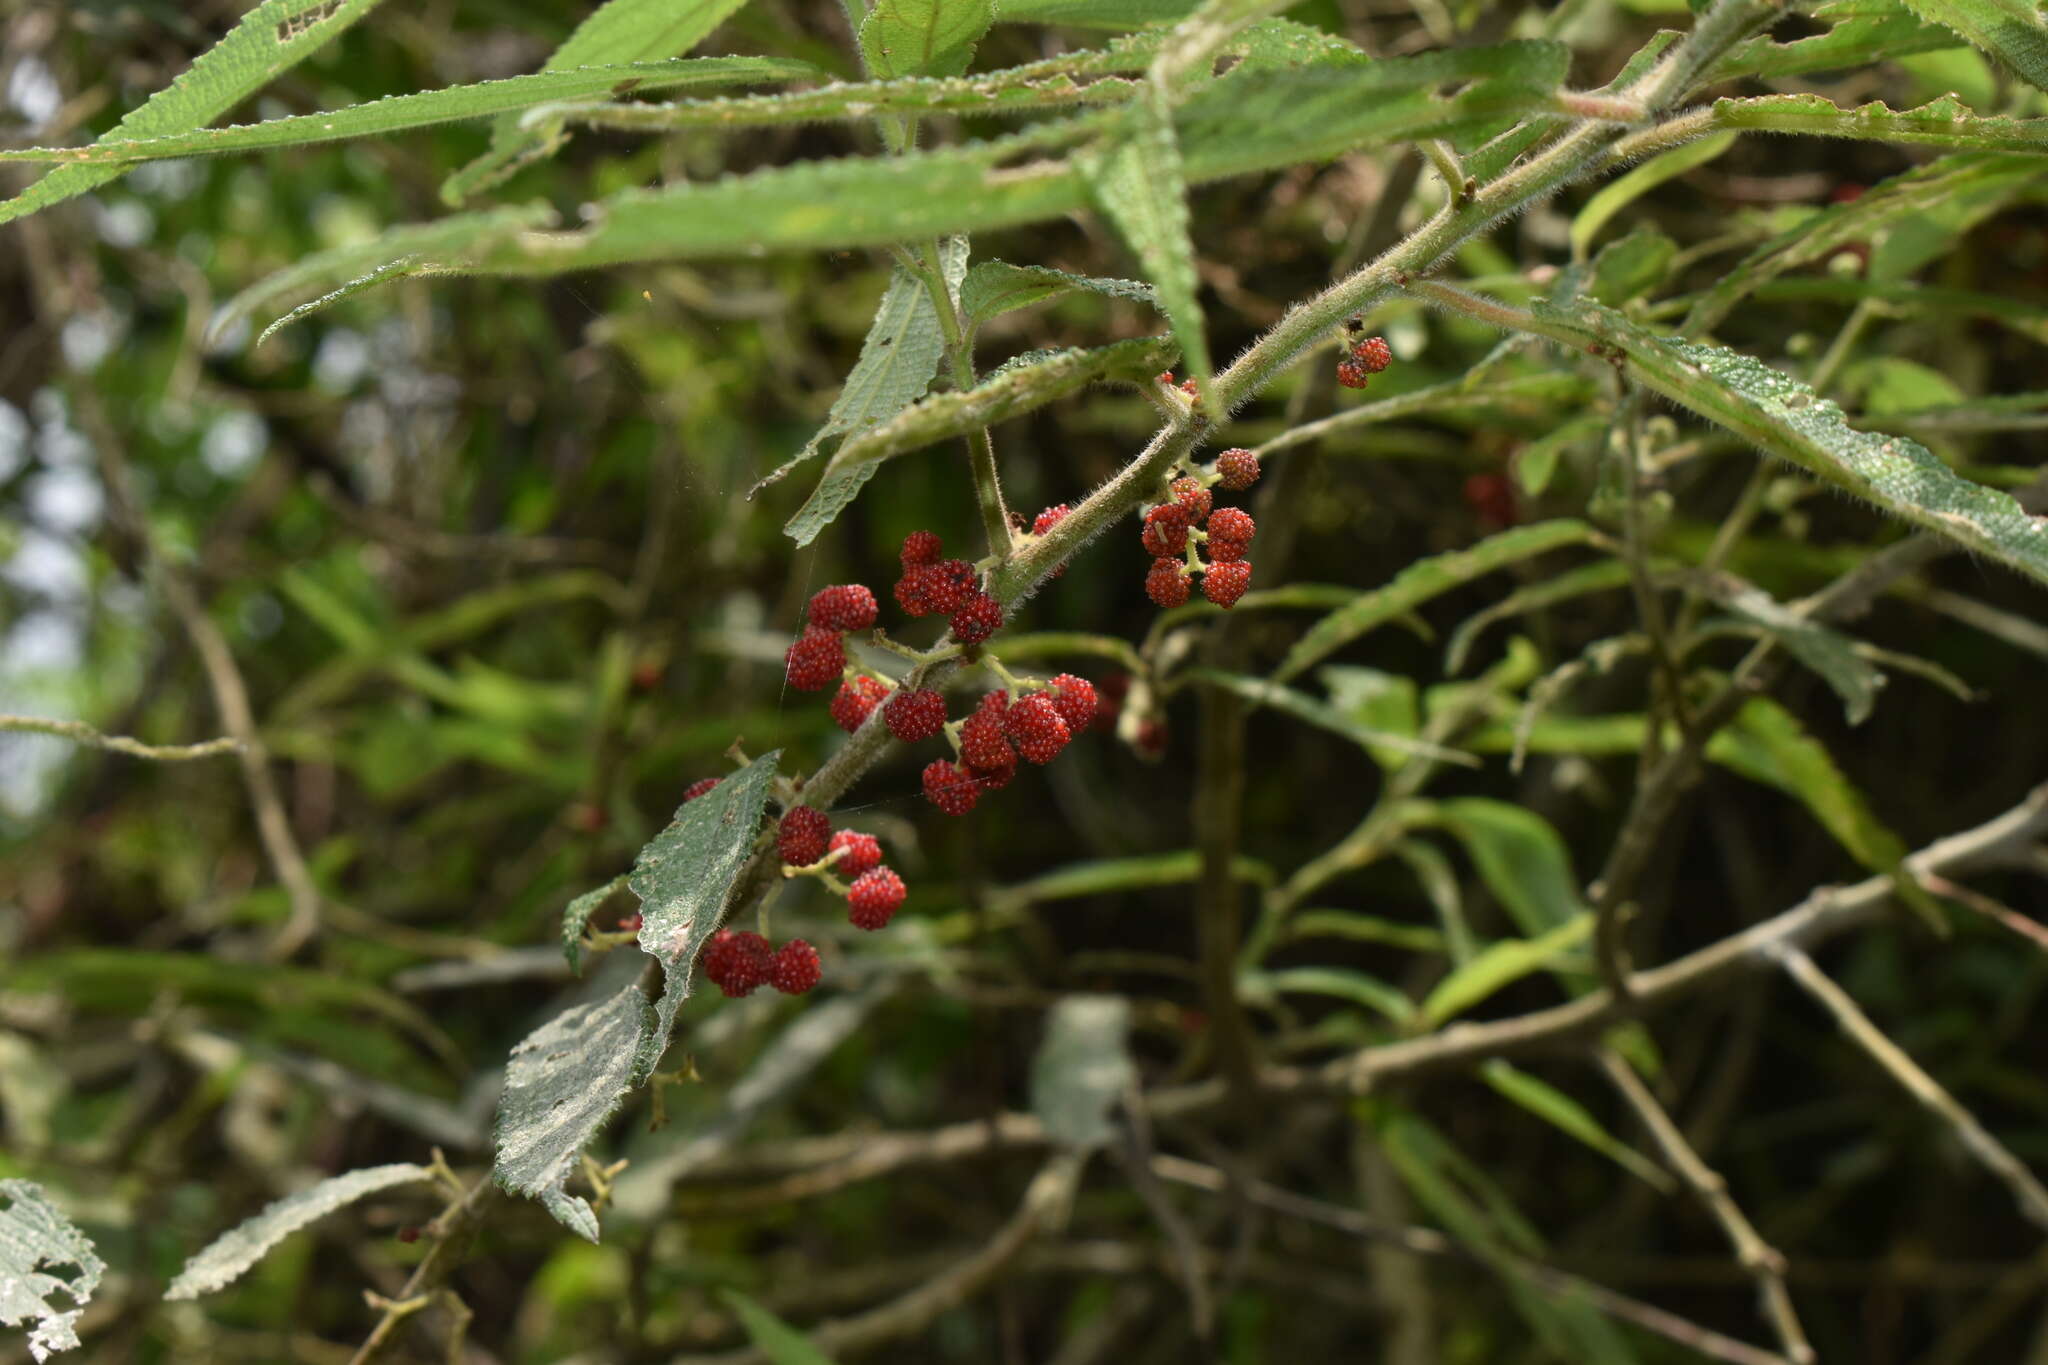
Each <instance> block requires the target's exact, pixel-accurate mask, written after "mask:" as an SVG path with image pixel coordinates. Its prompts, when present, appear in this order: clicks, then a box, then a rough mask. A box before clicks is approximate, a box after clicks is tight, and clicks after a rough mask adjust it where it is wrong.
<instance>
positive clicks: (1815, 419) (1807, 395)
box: [1536, 158, 2048, 583]
mask: <svg viewBox="0 0 2048 1365" xmlns="http://www.w3.org/2000/svg"><path fill="white" fill-rule="evenodd" d="M1956 159H1960V158H1956ZM1536 315H1537V317H1538V318H1539V319H1546V320H1547V319H1552V318H1554V319H1557V320H1560V321H1563V322H1565V323H1566V324H1567V326H1568V327H1569V328H1570V329H1571V331H1572V332H1574V333H1579V334H1581V335H1584V336H1586V337H1588V338H1590V339H1597V340H1598V341H1599V342H1601V343H1602V344H1604V345H1606V346H1608V347H1609V348H1611V349H1612V350H1614V351H1615V352H1618V353H1619V354H1620V355H1621V356H1622V357H1623V358H1624V359H1625V362H1626V369H1627V374H1628V377H1629V378H1630V379H1632V380H1634V381H1635V382H1637V383H1639V384H1642V385H1643V386H1644V387H1646V388H1649V389H1653V390H1655V391H1656V392H1658V393H1661V394H1663V395H1664V396H1665V397H1667V398H1669V399H1671V400H1673V401H1674V402H1677V403H1679V404H1682V405H1683V406H1685V407H1687V408H1690V409H1691V410H1692V411H1693V412H1695V413H1697V414H1699V415H1700V416H1702V417H1704V418H1706V419H1707V420H1709V421H1711V422H1714V423H1716V424H1718V425H1720V426H1723V427H1726V428H1727V429H1728V430H1730V431H1732V432H1734V433H1735V434H1736V435H1738V436H1741V437H1743V438H1744V439H1745V440H1748V441H1750V442H1752V443H1754V444H1755V445H1756V446H1757V447H1758V448H1760V449H1762V450H1764V451H1765V452H1767V453H1769V454H1772V455H1776V456H1778V457H1779V458H1781V459H1784V460H1788V461H1790V462H1791V463H1793V464H1795V465H1798V466H1799V467H1800V468H1801V469H1804V470H1806V471H1807V472H1808V473H1810V474H1814V475H1816V476H1818V477H1819V478H1821V479H1823V480H1825V481H1826V482H1828V483H1830V484H1833V485H1834V486H1836V487H1837V488H1842V489H1845V490H1847V491H1849V492H1851V493H1855V494H1858V495H1859V496H1861V497H1864V498H1867V499H1868V500H1869V501H1871V502H1873V503H1875V504H1877V506H1878V507H1880V508H1882V509H1883V510H1885V511H1887V512H1890V513H1892V514H1894V515H1895V516H1898V517H1901V518H1903V519H1904V520H1906V521H1909V522H1912V523H1913V524H1914V525H1916V526H1919V527H1921V528H1923V529H1925V530H1929V531H1934V532H1936V533H1938V534H1941V535H1944V536H1947V537H1948V538H1949V539H1951V540H1953V541H1955V542H1957V543H1958V544H1961V545H1963V546H1965V547H1967V548H1969V549H1972V550H1975V551H1977V552H1979V553H1980V554H1983V555H1986V556H1988V557H1990V558H1992V559H1996V560H1998V561H1999V562H2000V563H2002V564H2005V565H2007V566H2008V567H2010V568H2013V569H2017V570H2018V571H2019V572H2021V573H2023V574H2026V575H2028V576H2030V577H2032V578H2034V579H2035V580H2036V581H2038V582H2042V583H2048V525H2044V524H2043V523H2042V522H2041V521H2040V520H2038V519H2036V518H2035V517H2032V516H2030V515H2028V513H2027V512H2026V510H2025V509H2024V508H2022V507H2021V506H2020V505H2019V504H2018V503H2017V502H2015V501H2014V500H2013V498H2012V497H2011V495H2009V494H2006V493H2001V492H1998V491H1996V490H1993V489H1989V488H1985V487H1983V486H1982V485H1980V484H1975V483H1972V482H1970V481H1969V480H1967V479H1965V478H1962V477H1961V476H1959V475H1957V474H1956V473H1955V472H1954V471H1953V470H1951V469H1950V468H1949V467H1948V466H1947V465H1945V464H1943V463H1942V462H1941V461H1940V460H1939V459H1938V458H1936V457H1935V455H1934V454H1933V453H1932V452H1931V451H1929V450H1928V449H1927V448H1926V447H1925V446H1923V445H1920V444H1919V443H1918V442H1916V441H1913V440H1910V439H1908V438H1906V437H1904V436H1888V435H1883V434H1880V433H1874V432H1863V431H1857V430H1855V429H1854V428H1852V427H1851V426H1850V425H1849V424H1848V422H1847V421H1846V420H1844V418H1843V415H1842V410H1841V408H1839V407H1837V406H1836V405H1835V404H1834V403H1833V402H1830V401H1828V400H1826V399H1823V398H1820V397H1818V396H1817V395H1815V393H1814V391H1813V390H1812V389H1811V388H1809V387H1808V386H1807V385H1805V384H1802V383H1800V382H1799V381H1798V380H1796V379H1793V378H1791V377H1790V376H1788V375H1786V374H1784V373H1782V372H1780V371H1778V370H1774V369H1772V368H1771V367H1769V366H1768V365H1765V364H1763V363H1762V362H1761V361H1758V360H1756V359H1754V358H1752V357H1750V356H1747V355H1744V354H1742V353H1741V352H1738V351H1730V350H1727V349H1725V348H1723V347H1720V346H1707V345H1701V344H1699V343H1695V342H1686V341H1680V340H1678V339H1676V338H1669V337H1655V336H1652V335H1650V334H1649V333H1648V332H1645V331H1643V330H1642V329H1641V328H1639V327H1637V326H1636V325H1635V324H1634V323H1632V322H1630V321H1628V320H1627V319H1626V318H1623V317H1622V316H1621V315H1620V314H1618V313H1615V312H1613V311H1612V310H1610V309H1606V308H1602V307H1600V306H1599V305H1598V304H1595V303H1591V302H1588V301H1583V300H1582V301H1580V302H1578V303H1577V304H1576V305H1574V306H1572V307H1570V308H1557V307H1554V306H1552V305H1548V304H1544V303H1538V304H1537V305H1536Z"/></svg>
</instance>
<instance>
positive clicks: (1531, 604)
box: [1444, 559, 1629, 675]
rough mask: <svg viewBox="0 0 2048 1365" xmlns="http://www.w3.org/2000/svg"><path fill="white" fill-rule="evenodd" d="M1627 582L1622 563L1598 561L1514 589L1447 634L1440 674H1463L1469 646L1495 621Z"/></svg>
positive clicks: (1625, 569) (1626, 566)
mask: <svg viewBox="0 0 2048 1365" xmlns="http://www.w3.org/2000/svg"><path fill="white" fill-rule="evenodd" d="M1628 582H1629V573H1628V565H1627V564H1626V563H1624V562H1623V561H1621V560H1619V559H1599V560H1595V561H1594V562H1593V563H1591V564H1581V565H1579V566H1578V567H1577V568H1575V569H1566V570H1565V571H1564V572H1563V573H1560V574H1557V575H1555V576H1554V577H1551V578H1546V579H1544V580H1543V581H1542V582H1541V583H1531V584H1530V585H1529V586H1528V587H1526V588H1517V589H1515V591H1513V592H1511V593H1509V594H1508V595H1507V596H1506V597H1503V598H1502V599H1501V600H1500V601H1498V602H1496V603H1494V604H1493V605H1492V606H1490V607H1485V608H1482V609H1481V610H1479V611H1476V612H1474V613H1473V614H1472V615H1470V616H1468V617H1466V618H1465V619H1464V620H1463V621H1461V622H1459V623H1458V628H1457V629H1456V630H1454V631H1452V632H1451V639H1450V643H1449V644H1448V645H1446V646H1445V647H1444V672H1446V673H1449V674H1453V675H1455V674H1458V673H1462V672H1464V671H1465V661H1466V659H1467V658H1468V657H1469V656H1470V654H1471V652H1472V646H1473V645H1474V644H1476V643H1477V642H1478V639H1479V635H1480V632H1482V631H1484V630H1485V629H1486V628H1487V627H1488V626H1490V625H1492V624H1493V623H1494V622H1496V621H1501V620H1505V619H1507V618H1509V617H1512V616H1520V615H1522V614H1523V613H1524V612H1531V611H1541V610H1542V609H1543V608H1545V607H1554V606H1556V605H1557V604H1558V603H1560V602H1569V601H1571V600H1572V599H1573V598H1577V597H1584V596H1586V595H1587V594H1589V593H1596V592H1612V591H1615V590H1616V589H1620V588H1626V587H1627V586H1628Z"/></svg>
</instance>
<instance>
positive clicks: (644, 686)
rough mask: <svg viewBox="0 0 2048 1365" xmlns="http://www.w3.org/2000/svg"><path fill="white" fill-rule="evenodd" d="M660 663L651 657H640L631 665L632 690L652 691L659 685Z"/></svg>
mask: <svg viewBox="0 0 2048 1365" xmlns="http://www.w3.org/2000/svg"><path fill="white" fill-rule="evenodd" d="M661 671H662V670H661V665H660V664H659V663H657V662H656V661H655V660H653V659H642V660H641V661H640V662H639V663H637V664H634V665H633V690H634V691H635V692H652V691H653V690H654V689H655V688H657V687H659V686H661Z"/></svg>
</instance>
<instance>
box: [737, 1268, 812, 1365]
mask: <svg viewBox="0 0 2048 1365" xmlns="http://www.w3.org/2000/svg"><path fill="white" fill-rule="evenodd" d="M718 1296H719V1297H720V1298H722V1299H724V1300H725V1303H726V1306H727V1307H728V1308H730V1309H732V1311H733V1314H734V1316H736V1317H738V1318H739V1320H740V1325H741V1326H742V1327H744V1328H746V1329H747V1340H749V1341H751V1342H753V1343H754V1349H755V1350H757V1351H759V1352H760V1353H761V1354H762V1355H763V1356H766V1357H767V1359H768V1365H832V1357H830V1356H828V1355H826V1354H825V1353H824V1352H823V1351H821V1350H819V1349H818V1348H817V1346H816V1345H814V1344H813V1343H812V1341H811V1339H810V1338H809V1337H807V1336H805V1335H804V1334H803V1333H802V1332H799V1331H798V1330H797V1329H796V1328H794V1327H791V1326H790V1325H789V1324H788V1323H786V1322H784V1321H783V1320H782V1319H781V1318H778V1317H776V1316H775V1315H774V1314H773V1313H771V1312H769V1311H768V1310H767V1309H765V1308H763V1307H762V1306H761V1305H760V1304H758V1303H756V1302H754V1301H753V1300H752V1299H750V1298H748V1297H747V1296H746V1295H745V1294H742V1293H740V1291H739V1290H737V1289H732V1288H728V1287H721V1288H720V1289H719V1291H718Z"/></svg>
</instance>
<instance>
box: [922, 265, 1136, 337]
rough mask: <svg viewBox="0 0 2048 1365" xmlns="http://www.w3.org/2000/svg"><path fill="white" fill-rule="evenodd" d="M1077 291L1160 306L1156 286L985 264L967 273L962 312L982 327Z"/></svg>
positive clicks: (1039, 267) (1038, 267)
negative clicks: (1020, 309) (998, 318)
mask: <svg viewBox="0 0 2048 1365" xmlns="http://www.w3.org/2000/svg"><path fill="white" fill-rule="evenodd" d="M1076 290H1085V291H1087V292H1088V293H1091V294H1103V295H1107V296H1109V297H1111V298H1119V299H1131V300H1133V301H1135V302H1138V303H1149V304H1151V305H1153V306H1154V307H1157V306H1158V303H1159V296H1158V295H1157V294H1155V293H1153V292H1152V286H1151V285H1149V284H1140V283H1139V282H1138V281H1136V280H1113V279H1096V278H1091V277H1089V276H1086V275H1069V274H1068V273H1067V272H1066V271H1064V270H1054V269H1052V268H1051V267H1049V266H1042V265H1011V264H1010V263H1009V262H1008V261H983V262H981V263H980V264H978V265H976V266H975V267H974V268H972V269H971V270H969V271H968V272H967V279H966V281H965V282H964V283H963V284H962V285H961V286H960V310H961V312H962V313H964V314H965V315H966V317H967V320H968V321H969V322H970V323H973V324H974V325H976V326H979V325H981V324H982V323H984V322H987V321H988V320H989V319H990V318H994V317H1001V316H1002V315H1003V314H1004V313H1010V312H1014V311H1016V310H1017V309H1019V308H1029V307H1031V306H1033V305H1034V304H1040V303H1044V302H1046V301H1048V300H1050V299H1056V298H1058V297H1060V296H1061V295H1062V294H1071V293H1074V292H1075V291H1076Z"/></svg>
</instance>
